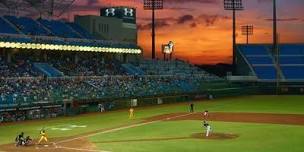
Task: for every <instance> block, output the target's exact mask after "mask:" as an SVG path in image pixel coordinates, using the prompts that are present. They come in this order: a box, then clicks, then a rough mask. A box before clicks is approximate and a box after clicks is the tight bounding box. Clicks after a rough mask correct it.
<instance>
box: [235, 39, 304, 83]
mask: <svg viewBox="0 0 304 152" xmlns="http://www.w3.org/2000/svg"><path fill="white" fill-rule="evenodd" d="M278 49H279V64H277V62H276V55H275V54H273V53H272V46H271V45H267V44H251V45H238V50H237V51H238V56H237V57H238V62H239V63H238V68H237V69H238V73H239V75H244V76H246V75H251V76H256V77H257V79H258V80H260V81H276V80H277V76H280V77H279V79H280V81H282V82H294V81H300V82H303V81H304V45H302V44H280V45H279V47H278ZM277 65H279V68H277V67H278V66H277Z"/></svg>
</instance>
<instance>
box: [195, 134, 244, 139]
mask: <svg viewBox="0 0 304 152" xmlns="http://www.w3.org/2000/svg"><path fill="white" fill-rule="evenodd" d="M191 137H192V138H197V139H216V140H226V139H234V138H237V137H239V136H238V135H236V134H227V133H211V134H210V135H209V136H208V137H206V134H205V133H194V134H192V135H191Z"/></svg>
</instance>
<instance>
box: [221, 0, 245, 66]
mask: <svg viewBox="0 0 304 152" xmlns="http://www.w3.org/2000/svg"><path fill="white" fill-rule="evenodd" d="M224 8H225V10H229V11H232V51H233V61H232V64H233V67H235V62H236V61H235V51H236V34H235V31H236V29H235V28H236V25H235V22H236V21H235V20H236V15H235V13H236V11H241V10H243V9H244V7H243V3H242V0H224Z"/></svg>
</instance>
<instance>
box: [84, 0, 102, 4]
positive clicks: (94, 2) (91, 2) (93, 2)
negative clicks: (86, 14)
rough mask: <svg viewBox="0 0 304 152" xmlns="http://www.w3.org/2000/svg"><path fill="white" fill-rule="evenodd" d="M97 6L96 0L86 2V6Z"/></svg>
mask: <svg viewBox="0 0 304 152" xmlns="http://www.w3.org/2000/svg"><path fill="white" fill-rule="evenodd" d="M96 4H99V2H98V0H87V5H96Z"/></svg>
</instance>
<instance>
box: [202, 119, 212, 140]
mask: <svg viewBox="0 0 304 152" xmlns="http://www.w3.org/2000/svg"><path fill="white" fill-rule="evenodd" d="M203 125H204V127H205V128H206V137H208V136H209V135H210V132H211V126H210V125H209V124H208V123H207V121H204V124H203Z"/></svg>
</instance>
